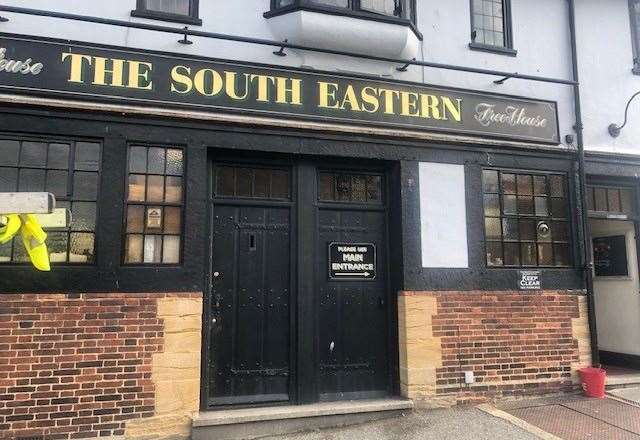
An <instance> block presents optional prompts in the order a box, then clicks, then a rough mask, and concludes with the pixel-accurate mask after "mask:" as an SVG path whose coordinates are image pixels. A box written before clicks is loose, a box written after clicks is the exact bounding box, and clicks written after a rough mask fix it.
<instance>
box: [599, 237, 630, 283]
mask: <svg viewBox="0 0 640 440" xmlns="http://www.w3.org/2000/svg"><path fill="white" fill-rule="evenodd" d="M593 264H594V268H595V275H596V276H597V277H626V276H629V267H628V264H627V241H626V238H625V236H624V235H615V236H611V237H598V238H594V239H593Z"/></svg>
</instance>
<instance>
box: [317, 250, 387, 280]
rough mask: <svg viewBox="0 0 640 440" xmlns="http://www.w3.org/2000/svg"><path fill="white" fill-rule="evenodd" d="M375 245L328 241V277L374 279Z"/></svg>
mask: <svg viewBox="0 0 640 440" xmlns="http://www.w3.org/2000/svg"><path fill="white" fill-rule="evenodd" d="M376 270H377V268H376V245H375V244H373V243H329V279H331V280H375V279H376Z"/></svg>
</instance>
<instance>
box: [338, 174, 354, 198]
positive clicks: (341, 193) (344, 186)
mask: <svg viewBox="0 0 640 440" xmlns="http://www.w3.org/2000/svg"><path fill="white" fill-rule="evenodd" d="M336 196H337V199H338V200H340V201H347V202H348V201H350V200H351V179H350V178H349V176H347V175H344V174H338V175H337V176H336Z"/></svg>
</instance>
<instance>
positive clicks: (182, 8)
mask: <svg viewBox="0 0 640 440" xmlns="http://www.w3.org/2000/svg"><path fill="white" fill-rule="evenodd" d="M131 15H133V16H134V17H142V18H151V19H155V20H165V21H175V22H179V23H187V24H197V25H200V24H202V20H200V18H198V0H137V4H136V9H134V10H133V11H131Z"/></svg>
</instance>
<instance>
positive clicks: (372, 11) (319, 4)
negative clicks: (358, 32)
mask: <svg viewBox="0 0 640 440" xmlns="http://www.w3.org/2000/svg"><path fill="white" fill-rule="evenodd" d="M295 8H304V9H311V10H314V9H315V10H321V11H326V12H334V13H343V14H350V15H358V16H362V17H367V16H368V17H370V18H392V19H403V20H408V21H411V22H413V23H415V0H272V2H271V10H272V11H278V10H282V9H295Z"/></svg>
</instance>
